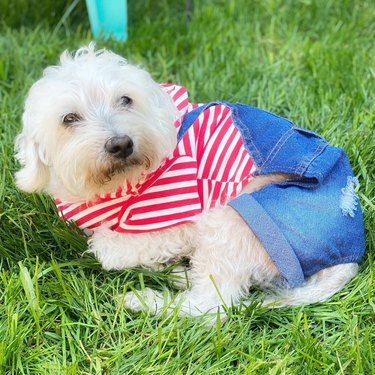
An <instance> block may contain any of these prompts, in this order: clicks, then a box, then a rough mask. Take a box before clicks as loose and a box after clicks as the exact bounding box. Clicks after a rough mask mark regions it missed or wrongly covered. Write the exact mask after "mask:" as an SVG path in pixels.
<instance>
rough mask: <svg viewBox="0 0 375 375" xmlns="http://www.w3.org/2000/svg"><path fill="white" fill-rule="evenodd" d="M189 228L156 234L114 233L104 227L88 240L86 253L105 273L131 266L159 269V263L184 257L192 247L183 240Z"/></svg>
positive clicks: (185, 238) (168, 230) (181, 227)
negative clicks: (87, 252)
mask: <svg viewBox="0 0 375 375" xmlns="http://www.w3.org/2000/svg"><path fill="white" fill-rule="evenodd" d="M190 230H191V229H190V227H189V225H183V226H180V227H176V229H175V228H171V229H166V230H163V231H159V232H150V233H140V234H130V233H117V232H115V231H113V230H111V229H109V228H106V227H104V226H102V227H100V228H98V229H96V230H95V231H94V233H93V235H92V236H91V237H90V239H89V241H88V243H89V251H90V252H91V253H93V254H94V255H95V256H96V258H97V259H98V260H99V261H100V263H101V264H102V266H103V268H104V269H106V270H111V269H114V270H121V269H125V268H131V267H138V266H141V267H147V268H152V269H159V268H160V266H161V265H162V264H165V263H167V262H170V261H171V260H176V259H180V258H182V257H185V256H187V255H188V254H189V253H190V252H191V250H192V244H191V243H190V241H189V240H188V239H187V238H188V237H190V236H188V232H189V231H190Z"/></svg>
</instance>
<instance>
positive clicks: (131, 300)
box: [124, 288, 168, 314]
mask: <svg viewBox="0 0 375 375" xmlns="http://www.w3.org/2000/svg"><path fill="white" fill-rule="evenodd" d="M167 298H168V296H165V295H164V294H163V293H161V292H158V291H156V290H153V289H151V288H145V289H144V290H137V291H134V292H128V293H126V295H125V297H124V306H125V308H127V309H129V310H131V311H148V312H150V313H152V314H158V313H160V311H161V310H162V309H163V307H164V305H165V302H166V299H167Z"/></svg>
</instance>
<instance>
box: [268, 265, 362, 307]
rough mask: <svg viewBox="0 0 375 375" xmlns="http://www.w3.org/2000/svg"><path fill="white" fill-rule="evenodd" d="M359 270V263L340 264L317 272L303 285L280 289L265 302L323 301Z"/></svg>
mask: <svg viewBox="0 0 375 375" xmlns="http://www.w3.org/2000/svg"><path fill="white" fill-rule="evenodd" d="M357 272H358V264H357V263H347V264H339V265H337V266H333V267H330V268H326V269H324V270H322V271H319V272H317V273H316V274H315V275H313V276H311V277H310V278H309V279H307V280H306V281H305V283H304V284H303V285H302V286H301V287H297V288H288V289H278V290H277V291H276V294H274V295H272V296H270V297H268V298H266V299H265V300H264V302H263V305H264V306H267V307H273V308H278V307H285V306H296V305H304V304H310V303H317V302H322V301H325V300H327V299H328V298H330V297H331V296H333V295H334V294H335V293H337V292H338V291H339V290H341V289H342V288H343V287H344V285H345V284H346V283H348V282H349V281H350V280H351V279H352V278H353V277H354V276H355V275H356V274H357Z"/></svg>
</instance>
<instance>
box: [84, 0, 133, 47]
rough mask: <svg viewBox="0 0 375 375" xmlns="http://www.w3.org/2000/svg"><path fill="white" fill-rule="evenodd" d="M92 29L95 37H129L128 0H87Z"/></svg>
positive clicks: (123, 39)
mask: <svg viewBox="0 0 375 375" xmlns="http://www.w3.org/2000/svg"><path fill="white" fill-rule="evenodd" d="M86 6H87V10H88V13H89V19H90V26H91V31H92V34H93V36H94V38H96V37H98V36H101V37H104V38H110V37H114V38H115V39H117V40H120V41H125V40H126V39H127V38H128V30H127V28H128V12H127V2H126V0H86Z"/></svg>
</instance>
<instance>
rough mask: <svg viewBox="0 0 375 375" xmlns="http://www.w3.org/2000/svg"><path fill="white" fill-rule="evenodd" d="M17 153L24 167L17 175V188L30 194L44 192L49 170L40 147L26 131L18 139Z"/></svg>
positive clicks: (16, 144)
mask: <svg viewBox="0 0 375 375" xmlns="http://www.w3.org/2000/svg"><path fill="white" fill-rule="evenodd" d="M15 151H16V159H17V160H18V161H19V162H20V163H21V166H22V167H21V169H20V170H19V171H18V172H16V174H15V177H16V184H17V186H18V187H19V188H20V189H21V190H24V191H27V192H29V193H32V192H36V191H41V190H43V188H44V187H45V186H46V185H47V183H48V180H49V168H48V166H47V165H46V163H45V161H44V157H43V155H42V152H41V150H40V147H39V145H38V144H37V143H36V142H35V141H34V140H33V139H32V138H30V137H29V136H27V135H26V134H25V131H24V132H22V133H21V134H19V135H18V136H17V138H16V142H15Z"/></svg>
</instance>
